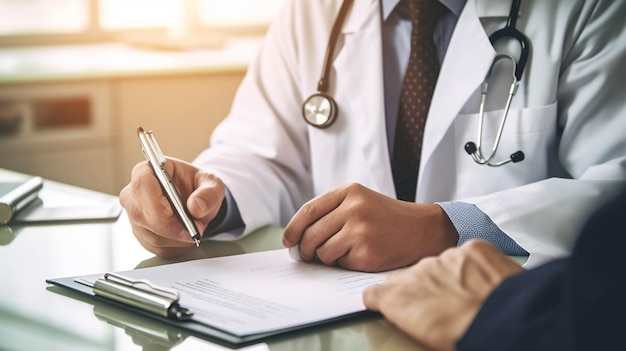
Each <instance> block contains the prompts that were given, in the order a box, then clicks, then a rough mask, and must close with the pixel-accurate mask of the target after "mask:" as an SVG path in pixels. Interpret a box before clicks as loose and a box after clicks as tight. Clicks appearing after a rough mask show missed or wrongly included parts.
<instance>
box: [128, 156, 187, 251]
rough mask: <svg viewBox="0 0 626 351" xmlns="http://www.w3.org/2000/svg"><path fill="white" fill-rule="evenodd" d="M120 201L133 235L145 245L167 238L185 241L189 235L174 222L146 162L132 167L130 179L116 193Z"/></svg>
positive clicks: (175, 218)
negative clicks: (130, 224)
mask: <svg viewBox="0 0 626 351" xmlns="http://www.w3.org/2000/svg"><path fill="white" fill-rule="evenodd" d="M120 204H122V206H123V207H124V209H125V210H126V211H127V213H128V216H129V219H130V220H131V223H132V224H133V229H134V232H135V235H136V236H137V237H138V239H139V238H142V240H143V242H144V243H146V245H149V246H153V247H157V246H159V245H160V243H161V242H163V241H167V239H170V240H172V241H173V242H176V241H179V242H185V243H189V240H188V239H189V238H188V237H189V234H187V233H186V232H185V231H184V228H183V226H182V225H181V224H180V222H179V221H178V218H177V217H176V215H175V213H174V210H173V209H172V206H171V205H170V203H169V201H168V200H167V198H166V197H165V195H164V194H163V191H162V189H161V186H160V185H159V183H158V181H157V179H156V177H155V176H154V173H153V171H152V168H151V167H150V166H149V164H148V163H147V162H141V163H139V164H137V165H136V166H135V167H134V168H133V171H132V173H131V182H130V183H129V184H128V185H127V186H126V187H125V188H124V189H123V190H122V191H121V192H120ZM159 237H162V238H159ZM149 242H154V244H149Z"/></svg>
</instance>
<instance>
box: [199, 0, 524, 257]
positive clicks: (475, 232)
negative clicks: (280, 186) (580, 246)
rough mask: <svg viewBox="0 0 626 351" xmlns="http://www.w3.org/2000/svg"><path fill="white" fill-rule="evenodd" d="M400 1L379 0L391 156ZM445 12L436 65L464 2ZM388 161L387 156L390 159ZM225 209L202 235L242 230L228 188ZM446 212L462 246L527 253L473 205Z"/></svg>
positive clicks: (405, 57) (447, 206) (402, 26)
mask: <svg viewBox="0 0 626 351" xmlns="http://www.w3.org/2000/svg"><path fill="white" fill-rule="evenodd" d="M400 1H401V0H381V10H382V11H381V16H382V17H381V20H382V40H383V43H382V45H383V62H384V67H383V70H384V84H385V87H384V88H385V115H386V116H385V118H386V122H387V140H388V143H389V150H390V152H391V153H393V142H394V134H395V128H396V120H397V115H398V103H399V101H400V89H401V86H402V80H403V77H404V72H405V70H406V65H407V63H408V61H409V54H410V50H411V48H410V37H411V22H410V19H409V16H408V13H406V9H405V8H404V7H403V6H402V5H400V6H398V4H399V3H400ZM440 1H441V3H442V4H444V5H445V6H446V7H447V8H448V10H449V11H447V12H446V14H444V16H443V17H442V18H441V20H440V21H439V22H438V23H437V27H436V28H435V33H434V39H435V44H436V45H437V50H438V55H439V62H442V61H443V58H444V56H445V53H446V50H447V48H448V44H449V42H450V37H451V36H452V32H453V31H454V27H455V25H456V22H457V20H458V18H459V15H460V14H461V11H462V10H463V6H465V2H466V0H440ZM390 157H391V156H390ZM225 201H226V203H225V206H222V210H220V215H219V216H218V217H222V218H223V219H221V218H217V219H216V221H215V222H217V223H213V225H211V226H210V228H209V229H208V230H207V231H206V234H205V235H207V236H210V235H214V234H217V233H220V232H223V231H232V230H236V228H242V227H243V225H244V224H243V221H242V219H241V215H240V213H239V209H238V207H237V204H236V202H235V200H234V199H233V197H232V195H231V194H230V191H229V190H228V188H226V197H225ZM438 204H439V205H440V206H441V207H442V208H443V210H444V211H445V212H446V214H447V215H448V217H449V218H450V220H451V221H452V223H453V225H454V227H455V228H456V230H457V231H458V233H459V242H458V244H459V245H461V244H462V243H464V242H466V241H468V240H470V239H474V238H481V239H484V240H487V241H489V242H491V243H492V244H494V245H495V246H496V247H498V248H499V249H500V250H501V251H502V252H504V253H506V254H509V255H516V256H522V255H527V254H528V253H527V252H526V251H525V250H524V249H522V248H521V247H520V246H519V245H517V244H516V243H515V241H513V240H512V239H511V238H510V237H509V236H507V235H506V234H505V233H504V232H502V231H501V230H500V229H499V228H498V226H496V225H495V224H494V223H493V221H491V219H490V218H489V217H488V216H487V215H486V214H485V213H483V212H482V211H481V210H480V209H479V208H478V207H476V206H475V205H473V204H468V203H464V202H456V201H455V202H441V203H438Z"/></svg>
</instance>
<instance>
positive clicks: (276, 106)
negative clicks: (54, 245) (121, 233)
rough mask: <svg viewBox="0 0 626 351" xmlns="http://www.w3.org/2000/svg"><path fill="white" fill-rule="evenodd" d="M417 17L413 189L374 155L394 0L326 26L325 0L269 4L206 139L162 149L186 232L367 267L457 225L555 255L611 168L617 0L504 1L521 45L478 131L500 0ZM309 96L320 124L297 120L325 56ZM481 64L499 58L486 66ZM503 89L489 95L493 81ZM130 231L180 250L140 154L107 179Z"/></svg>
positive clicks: (336, 3) (600, 194) (387, 117)
mask: <svg viewBox="0 0 626 351" xmlns="http://www.w3.org/2000/svg"><path fill="white" fill-rule="evenodd" d="M442 3H443V4H444V5H445V7H446V8H445V11H444V14H443V15H442V17H441V18H440V19H439V20H438V22H437V23H436V27H435V33H434V35H433V40H434V42H435V45H436V46H437V51H438V55H437V56H438V57H437V59H438V61H439V64H440V71H439V73H438V79H437V82H436V86H435V88H434V92H433V96H432V101H431V104H430V110H429V112H428V117H427V120H426V125H425V129H424V131H423V133H424V134H423V135H424V136H423V145H422V150H421V161H420V164H419V176H418V177H417V184H416V187H415V190H416V191H415V201H414V202H413V201H400V200H396V198H397V194H396V190H395V187H394V181H393V175H392V169H391V159H392V155H393V145H394V144H393V139H394V131H395V124H396V118H397V114H398V101H399V96H400V87H401V85H402V77H403V76H404V72H405V70H406V64H407V62H408V56H409V48H408V47H409V44H408V43H409V41H410V36H411V34H410V32H411V24H410V21H409V19H408V16H407V14H406V12H407V9H406V5H405V4H404V3H403V2H400V1H397V0H396V1H394V0H389V1H387V0H382V1H375V0H355V1H354V3H353V4H352V6H351V7H349V9H348V10H347V12H346V16H345V19H344V20H343V21H341V23H340V25H339V34H338V36H337V39H336V41H335V42H334V43H332V44H331V43H330V42H329V37H330V35H331V29H332V27H333V24H334V23H335V19H336V17H337V13H338V12H339V9H340V7H341V5H342V2H341V1H340V0H320V1H297V0H287V1H286V5H285V7H284V9H283V10H282V12H281V13H280V15H279V16H278V18H277V20H276V21H275V23H273V25H272V26H271V27H270V29H269V31H268V33H267V37H266V39H265V41H264V44H263V45H262V47H261V49H260V52H259V53H258V56H257V57H256V59H255V60H254V61H253V62H252V63H251V65H250V66H249V71H248V73H247V75H246V77H245V79H244V80H243V82H242V84H241V86H240V88H239V90H238V93H237V95H236V97H235V100H234V102H233V105H232V109H231V111H230V114H229V115H228V116H227V118H226V119H225V120H224V121H223V122H222V123H221V124H220V125H219V126H218V128H217V129H216V130H215V132H214V134H213V135H212V138H211V146H210V148H208V149H207V150H205V151H204V152H202V153H201V154H200V155H199V156H198V158H197V159H196V160H195V161H194V162H193V164H189V163H186V162H183V161H181V160H171V162H168V165H169V167H171V170H170V171H171V172H172V173H173V177H174V181H175V182H176V183H177V185H178V187H179V188H180V191H181V193H182V195H183V197H185V198H187V207H188V209H189V211H190V212H191V214H192V215H193V216H194V217H195V218H196V219H197V224H198V225H199V227H200V228H201V230H204V232H205V234H204V237H212V238H214V239H218V240H220V239H225V240H229V239H230V240H232V239H234V238H237V237H239V236H241V235H245V234H247V233H249V232H251V231H253V230H255V229H257V228H259V227H261V226H264V225H268V224H272V225H277V226H286V227H285V234H284V238H283V243H284V244H285V245H286V246H288V247H298V250H299V254H300V256H301V257H302V259H304V260H313V259H318V260H320V261H322V262H324V263H326V264H338V265H341V266H343V267H346V268H350V269H357V270H365V271H378V270H386V269H391V268H396V267H401V266H406V265H409V264H411V263H414V262H416V261H418V260H419V259H420V258H422V257H425V256H429V255H434V254H437V253H439V252H441V251H443V250H444V249H445V248H447V247H450V246H456V245H457V244H460V243H462V242H464V241H467V240H469V239H472V238H482V239H486V240H487V241H490V242H492V243H493V244H495V245H496V246H497V247H498V248H500V250H502V251H503V252H505V253H508V254H525V253H528V254H529V255H530V256H529V260H528V263H527V265H528V266H529V267H530V266H534V265H537V264H539V263H541V262H544V261H546V260H548V259H551V258H555V257H559V256H563V255H566V254H568V253H569V252H570V250H571V248H572V246H573V243H574V241H575V239H576V238H575V236H574V235H572V233H576V232H577V227H578V226H579V225H580V224H581V223H582V222H583V221H584V219H585V218H586V217H587V216H588V215H589V214H590V213H591V212H592V210H593V209H594V208H596V207H597V206H598V205H599V204H600V202H602V199H604V198H606V197H607V195H609V194H611V193H613V192H615V191H616V189H618V188H619V187H620V185H621V184H623V183H624V182H625V180H626V136H625V131H626V103H625V101H626V99H624V96H623V93H622V92H621V89H622V87H623V82H624V79H625V78H626V69H625V65H624V62H625V60H626V30H625V26H624V24H623V19H622V17H623V14H624V13H626V3H625V2H623V1H610V0H594V1H588V0H573V1H541V0H524V1H522V2H521V8H520V10H519V18H518V19H517V21H516V22H517V23H516V28H517V29H518V30H519V31H521V32H523V33H524V34H525V35H526V36H527V37H528V39H529V41H530V49H531V53H530V55H529V58H528V62H527V65H526V67H525V70H524V73H523V75H522V77H521V80H520V81H519V86H518V88H517V93H516V95H515V96H514V98H513V99H512V101H511V106H510V109H509V111H508V113H507V119H506V123H505V125H504V127H503V130H502V132H501V133H498V132H497V130H498V126H499V124H500V121H501V119H502V115H503V109H504V105H505V102H506V100H507V95H506V93H507V92H508V91H509V88H508V87H509V84H510V79H511V78H510V77H511V74H510V73H507V72H508V70H509V69H510V67H507V66H506V65H504V68H496V69H495V70H494V73H493V75H492V78H491V80H490V81H489V87H490V89H489V91H490V94H489V95H488V98H487V101H486V104H485V105H484V106H485V108H484V123H483V128H482V133H480V134H481V136H482V143H483V145H482V149H483V153H484V154H486V155H487V156H488V154H489V152H488V151H489V150H491V145H493V144H492V143H493V142H494V140H495V139H496V136H497V135H498V134H500V135H501V138H500V141H499V143H498V149H497V153H496V156H495V157H494V161H496V162H497V161H500V160H501V159H506V158H507V157H508V155H510V154H512V153H515V152H517V151H518V150H521V151H523V153H524V155H525V158H524V160H523V161H521V162H517V163H513V162H510V163H508V164H505V165H502V166H499V167H491V166H487V165H481V164H478V163H477V162H475V160H474V159H473V158H472V156H470V155H468V154H467V152H466V151H465V149H464V146H465V144H466V143H467V142H468V141H474V142H478V137H477V136H478V134H477V131H478V129H479V120H480V115H481V114H480V110H481V108H480V106H481V104H480V101H481V99H480V96H481V85H482V83H483V80H484V78H485V76H486V74H487V72H488V71H489V69H490V66H491V64H492V61H493V60H494V57H496V55H497V54H499V53H501V52H505V53H507V54H510V55H511V56H518V54H519V53H518V52H517V51H516V50H517V49H516V46H515V45H514V44H515V43H513V44H511V43H507V42H506V41H505V43H504V44H503V45H502V44H500V45H499V47H498V50H497V51H496V50H495V49H494V46H493V45H492V43H491V42H490V40H489V35H490V34H492V33H493V32H495V31H496V30H498V29H500V28H503V27H504V26H505V25H506V23H507V17H508V16H509V12H510V11H509V10H510V8H511V3H510V2H509V1H501V0H469V1H463V0H460V1H453V0H450V1H442ZM329 45H334V46H335V48H334V52H333V53H332V56H331V57H330V61H331V62H330V69H329V75H328V77H327V79H328V87H327V91H326V93H327V95H329V96H331V97H332V98H333V99H334V101H335V102H336V106H337V111H338V113H337V116H336V118H335V120H334V122H333V123H332V124H330V125H328V126H325V127H324V128H319V127H316V126H312V125H310V124H307V123H306V122H305V119H304V118H303V117H302V110H303V107H302V104H303V102H304V101H305V100H307V98H308V97H309V96H311V95H312V94H315V93H317V92H318V90H317V89H318V81H319V80H320V74H321V71H322V67H323V66H324V61H325V53H326V51H327V47H329ZM498 67H499V66H498ZM502 92H504V94H502ZM120 201H121V203H122V205H123V206H124V208H125V209H126V210H127V212H128V214H129V218H130V221H131V224H132V226H133V232H134V234H135V236H136V237H137V239H138V240H139V241H140V242H141V244H142V245H143V246H144V247H145V248H147V249H148V250H150V251H152V252H153V253H155V254H157V255H159V256H175V255H178V254H182V253H183V252H185V251H188V250H191V249H192V248H194V247H195V246H194V244H193V242H192V241H191V240H190V239H189V235H188V234H187V233H186V232H185V231H184V229H183V228H182V226H181V225H180V223H178V221H177V220H176V218H175V216H174V215H173V213H172V211H171V209H170V208H169V205H168V203H167V201H166V199H165V198H164V197H163V195H162V192H161V190H160V188H159V185H158V183H157V182H156V180H155V178H154V176H153V175H152V172H151V170H150V168H149V167H148V166H147V164H146V163H140V164H138V165H137V166H136V167H135V169H134V170H133V173H132V177H131V182H130V183H129V185H128V186H127V187H125V188H124V189H123V190H122V192H121V193H120Z"/></svg>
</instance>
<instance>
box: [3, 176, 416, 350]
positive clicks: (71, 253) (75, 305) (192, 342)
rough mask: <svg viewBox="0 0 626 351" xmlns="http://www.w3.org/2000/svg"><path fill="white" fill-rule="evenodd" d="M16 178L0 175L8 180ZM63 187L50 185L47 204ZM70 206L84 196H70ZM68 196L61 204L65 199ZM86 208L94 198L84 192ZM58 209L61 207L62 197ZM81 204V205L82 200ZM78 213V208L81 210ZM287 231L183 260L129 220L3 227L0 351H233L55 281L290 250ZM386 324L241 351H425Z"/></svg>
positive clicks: (75, 192)
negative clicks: (151, 243)
mask: <svg viewBox="0 0 626 351" xmlns="http://www.w3.org/2000/svg"><path fill="white" fill-rule="evenodd" d="M7 175H9V176H15V174H14V173H11V172H6V171H3V170H0V181H1V180H3V177H6V176H7ZM59 189H66V190H67V189H70V188H68V187H67V186H65V185H63V184H57V183H54V182H47V183H46V185H45V186H44V189H42V196H49V195H50V194H53V193H54V192H55V191H58V190H59ZM71 190H72V194H71V195H72V196H74V197H75V196H78V197H80V195H81V189H79V188H71ZM61 195H62V194H61ZM83 195H84V196H85V198H86V199H93V198H90V195H93V193H92V192H90V191H85V192H84V194H83ZM57 200H58V201H63V199H62V196H59V198H58V199H57ZM74 201H75V200H74ZM74 205H76V203H74ZM281 236H282V231H281V229H280V228H274V227H265V228H261V229H259V230H257V231H256V232H254V233H252V234H250V235H249V236H246V237H245V238H243V239H241V240H238V241H234V242H221V241H211V240H208V241H207V240H205V241H203V242H202V245H201V246H200V248H199V249H197V250H192V251H191V252H190V253H189V254H187V255H185V256H182V257H179V258H177V259H176V260H165V259H160V258H157V257H154V255H153V254H151V253H150V252H148V251H146V250H145V249H144V248H142V247H141V245H140V244H139V243H138V241H137V240H136V239H135V237H134V235H133V233H132V231H131V228H130V225H129V223H128V218H127V217H126V215H125V213H124V212H122V214H121V216H120V217H119V219H118V220H116V221H104V222H93V221H91V222H69V223H56V224H51V223H48V224H39V225H19V226H18V225H7V226H4V227H0V265H1V266H2V267H1V269H0V350H63V351H73V350H81V351H90V350H94V351H95V350H98V351H109V350H110V351H113V350H115V351H119V350H227V349H229V347H228V345H223V344H220V343H219V342H217V341H215V340H208V339H206V338H203V337H200V336H197V335H189V334H187V333H186V332H184V331H181V330H179V329H177V328H174V327H172V326H169V325H165V324H163V323H159V322H157V321H155V320H152V319H150V318H146V317H142V316H140V315H137V314H133V313H130V312H128V311H126V310H122V309H118V308H116V307H115V306H112V305H110V304H103V303H99V302H97V301H91V300H89V301H88V300H85V299H84V298H81V297H79V296H78V294H75V295H76V296H74V295H72V292H70V291H67V290H63V289H58V288H56V289H55V287H53V286H47V284H46V283H45V280H46V279H47V278H53V277H65V276H78V275H88V274H93V273H98V272H107V271H123V270H128V269H134V268H139V267H147V266H154V265H161V264H167V263H172V262H178V261H181V260H192V259H200V258H206V257H215V256H223V255H235V254H240V253H245V252H253V251H263V250H272V249H278V248H282V244H281ZM420 349H421V348H420V347H419V346H418V345H417V344H415V343H414V342H412V341H411V340H410V339H409V338H408V337H407V336H405V335H404V334H403V333H401V332H399V331H398V330H397V329H395V328H393V327H391V326H390V325H389V324H387V323H386V322H385V321H384V320H383V319H382V318H380V317H377V316H365V317H360V318H355V319H350V320H346V321H341V322H336V323H331V324H328V325H323V326H320V327H315V328H311V329H307V330H304V331H300V332H294V333H288V334H284V335H281V336H278V337H274V338H272V339H268V340H264V342H262V343H259V344H255V345H247V346H245V347H243V348H239V350H246V351H248V350H311V351H314V350H320V351H321V350H420Z"/></svg>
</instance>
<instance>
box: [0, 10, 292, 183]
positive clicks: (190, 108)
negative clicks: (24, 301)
mask: <svg viewBox="0 0 626 351" xmlns="http://www.w3.org/2000/svg"><path fill="white" fill-rule="evenodd" d="M283 1H284V0H229V1H220V0H160V1H146V0H0V168H6V169H11V170H15V171H19V172H23V173H28V174H33V175H39V176H42V177H44V178H47V179H51V180H56V181H61V182H65V183H69V184H73V185H78V186H82V187H86V188H89V189H94V190H99V191H103V192H107V193H111V194H117V193H119V191H120V190H121V188H122V187H123V186H124V185H125V184H126V183H127V182H128V180H129V177H130V172H131V169H132V167H133V166H134V165H135V164H136V163H137V162H139V161H141V160H143V154H142V153H141V149H140V146H139V142H138V140H137V135H136V129H137V127H138V126H142V127H143V128H145V129H151V130H153V131H154V133H155V134H156V136H157V138H158V139H159V143H160V145H161V147H162V149H163V150H164V152H166V153H167V154H168V155H170V156H174V157H178V158H181V159H185V160H189V161H191V160H192V159H193V158H194V157H195V156H196V155H197V154H198V153H199V152H200V151H201V150H202V149H204V148H206V147H207V146H208V144H209V137H210V135H211V132H212V131H213V129H214V128H215V126H216V125H217V124H218V123H219V122H220V121H221V120H222V119H223V118H224V117H225V116H226V115H227V113H228V111H229V109H230V104H231V102H232V99H233V96H234V94H235V91H236V89H237V87H238V85H239V83H240V82H241V79H242V78H243V76H244V74H245V72H246V69H247V64H248V62H249V61H250V60H251V59H252V57H253V56H254V55H255V53H256V51H257V49H258V46H259V44H260V41H261V39H262V36H263V35H264V33H265V31H266V30H267V26H268V25H269V23H270V22H271V20H272V19H273V18H274V16H275V15H276V13H277V12H278V11H279V9H280V6H281V5H282V2H283Z"/></svg>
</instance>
